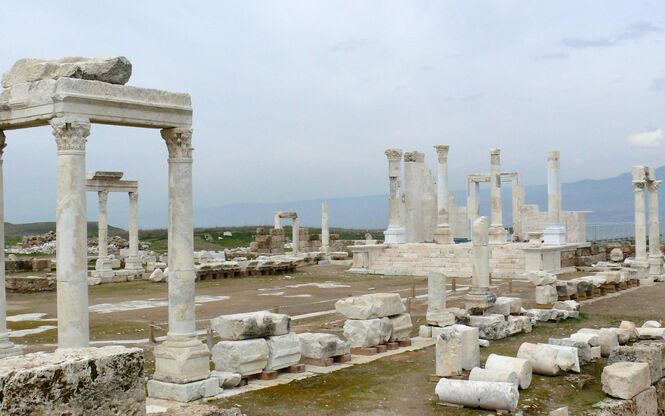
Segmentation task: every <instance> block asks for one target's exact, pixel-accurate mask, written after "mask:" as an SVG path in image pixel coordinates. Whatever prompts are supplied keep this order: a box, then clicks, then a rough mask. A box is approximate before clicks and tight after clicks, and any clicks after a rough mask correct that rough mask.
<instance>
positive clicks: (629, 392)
mask: <svg viewBox="0 0 665 416" xmlns="http://www.w3.org/2000/svg"><path fill="white" fill-rule="evenodd" d="M601 383H602V386H603V391H604V392H605V393H606V394H608V395H610V396H612V397H616V398H618V399H632V398H633V397H635V396H636V395H637V394H638V393H641V392H642V391H644V390H646V389H648V388H649V386H651V376H650V374H649V365H648V364H647V363H629V362H618V363H614V364H611V365H608V366H607V367H605V368H604V369H603V374H602V375H601Z"/></svg>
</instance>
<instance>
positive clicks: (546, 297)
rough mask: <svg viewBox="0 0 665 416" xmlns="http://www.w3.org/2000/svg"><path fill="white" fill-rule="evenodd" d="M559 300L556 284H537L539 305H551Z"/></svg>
mask: <svg viewBox="0 0 665 416" xmlns="http://www.w3.org/2000/svg"><path fill="white" fill-rule="evenodd" d="M557 300H559V295H558V294H557V292H556V288H555V287H554V286H549V285H546V286H536V303H537V304H539V305H551V304H553V303H555V302H556V301H557Z"/></svg>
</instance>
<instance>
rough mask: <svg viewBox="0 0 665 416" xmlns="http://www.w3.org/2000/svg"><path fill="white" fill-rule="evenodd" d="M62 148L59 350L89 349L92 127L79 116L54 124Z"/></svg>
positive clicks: (58, 227)
mask: <svg viewBox="0 0 665 416" xmlns="http://www.w3.org/2000/svg"><path fill="white" fill-rule="evenodd" d="M50 124H51V127H52V129H53V135H54V136H55V141H56V145H57V148H58V186H57V204H56V207H57V209H56V233H57V235H58V244H57V245H56V263H57V265H58V268H57V273H56V276H57V291H58V298H57V303H58V347H60V348H77V347H87V346H88V345H89V340H90V334H89V323H88V266H87V264H86V262H85V259H86V258H87V255H88V238H87V221H86V218H87V217H86V201H85V144H86V141H87V137H88V136H89V135H90V122H89V121H88V120H87V119H83V118H79V117H69V116H66V117H58V118H53V119H51V121H50Z"/></svg>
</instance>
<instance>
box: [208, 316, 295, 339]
mask: <svg viewBox="0 0 665 416" xmlns="http://www.w3.org/2000/svg"><path fill="white" fill-rule="evenodd" d="M210 326H211V327H212V329H213V330H214V331H215V332H217V333H218V334H219V336H220V337H221V338H222V339H223V340H228V341H230V340H242V339H252V338H266V337H273V336H277V335H286V334H288V333H289V329H290V328H291V317H290V316H288V315H284V314H281V313H272V312H268V311H259V312H249V313H236V314H233V315H222V316H218V317H217V318H214V319H211V320H210Z"/></svg>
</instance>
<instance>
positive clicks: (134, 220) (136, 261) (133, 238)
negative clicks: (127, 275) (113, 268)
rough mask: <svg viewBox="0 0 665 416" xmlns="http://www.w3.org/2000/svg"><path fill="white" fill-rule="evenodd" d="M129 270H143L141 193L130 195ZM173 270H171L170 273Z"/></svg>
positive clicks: (127, 263)
mask: <svg viewBox="0 0 665 416" xmlns="http://www.w3.org/2000/svg"><path fill="white" fill-rule="evenodd" d="M125 268H126V269H127V270H143V264H142V263H141V259H140V258H139V193H138V192H130V193H129V255H128V256H127V258H126V259H125ZM170 270H171V269H169V271H170Z"/></svg>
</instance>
